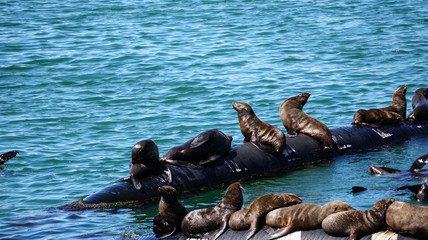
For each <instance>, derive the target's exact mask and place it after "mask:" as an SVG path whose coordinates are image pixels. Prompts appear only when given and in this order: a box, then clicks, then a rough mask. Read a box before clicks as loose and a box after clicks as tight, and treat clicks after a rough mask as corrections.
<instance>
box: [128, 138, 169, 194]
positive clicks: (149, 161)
mask: <svg viewBox="0 0 428 240" xmlns="http://www.w3.org/2000/svg"><path fill="white" fill-rule="evenodd" d="M129 168H130V169H129V176H128V177H127V178H124V179H122V180H120V181H131V182H132V184H133V185H134V187H135V188H136V189H137V190H140V189H141V183H140V179H143V178H146V177H149V176H151V175H158V174H161V173H162V172H163V171H164V170H165V166H164V165H163V164H162V163H161V162H160V161H159V151H158V147H157V145H156V143H155V142H153V141H152V140H150V139H147V140H142V141H139V142H138V143H136V144H135V145H134V147H133V148H132V157H131V161H130V163H129Z"/></svg>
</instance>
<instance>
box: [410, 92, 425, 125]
mask: <svg viewBox="0 0 428 240" xmlns="http://www.w3.org/2000/svg"><path fill="white" fill-rule="evenodd" d="M412 108H413V111H412V112H411V113H410V114H409V119H413V120H416V121H428V88H419V89H417V90H416V91H415V93H414V94H413V97H412Z"/></svg>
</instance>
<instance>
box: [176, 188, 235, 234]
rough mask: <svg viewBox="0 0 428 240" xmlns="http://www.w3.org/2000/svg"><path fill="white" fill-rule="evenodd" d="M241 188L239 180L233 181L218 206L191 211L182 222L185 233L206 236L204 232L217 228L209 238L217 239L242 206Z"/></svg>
mask: <svg viewBox="0 0 428 240" xmlns="http://www.w3.org/2000/svg"><path fill="white" fill-rule="evenodd" d="M241 190H242V186H241V184H240V183H239V182H235V183H232V184H231V185H230V186H229V187H228V188H227V190H226V193H225V194H224V196H223V199H222V200H221V201H220V202H219V203H218V204H217V206H214V207H211V208H205V209H197V210H194V211H191V212H189V213H188V214H187V215H186V216H185V217H184V219H183V222H182V224H181V229H182V230H183V233H184V235H186V236H187V237H192V238H194V237H196V238H206V237H207V236H206V235H204V233H208V232H210V231H214V230H215V231H214V232H213V233H210V236H208V238H210V239H217V238H218V237H219V236H220V235H221V234H222V233H223V232H224V231H225V230H226V229H227V222H228V220H229V217H230V215H231V214H232V213H234V212H236V211H238V210H239V209H241V207H242V203H243V197H242V192H241Z"/></svg>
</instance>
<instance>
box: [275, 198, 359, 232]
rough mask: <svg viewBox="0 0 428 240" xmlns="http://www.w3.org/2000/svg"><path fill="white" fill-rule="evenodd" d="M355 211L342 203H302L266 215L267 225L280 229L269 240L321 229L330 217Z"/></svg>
mask: <svg viewBox="0 0 428 240" xmlns="http://www.w3.org/2000/svg"><path fill="white" fill-rule="evenodd" d="M348 210H355V209H354V208H353V207H351V206H350V205H349V204H347V203H345V202H342V201H331V202H328V203H326V204H324V205H323V206H320V205H317V204H313V203H301V204H297V205H293V206H289V207H282V208H278V209H275V210H272V211H270V212H269V213H268V214H267V215H266V225H268V226H271V227H277V228H279V229H278V230H277V231H275V232H273V233H271V234H270V235H269V238H268V239H274V238H279V237H282V236H285V235H287V234H289V233H291V232H293V231H299V230H313V229H317V228H321V223H322V221H323V220H324V218H326V217H327V216H328V215H330V214H333V213H337V212H343V211H348Z"/></svg>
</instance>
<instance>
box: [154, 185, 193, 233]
mask: <svg viewBox="0 0 428 240" xmlns="http://www.w3.org/2000/svg"><path fill="white" fill-rule="evenodd" d="M159 193H160V195H161V198H160V201H159V214H158V215H156V216H155V217H154V219H153V232H154V233H155V235H156V237H157V238H160V239H162V238H166V237H169V236H171V235H173V234H174V233H177V232H179V231H181V222H182V220H183V218H184V216H186V214H187V213H188V212H187V210H186V208H185V207H183V205H181V204H180V203H179V202H178V200H177V191H176V190H175V188H174V187H171V186H162V187H159Z"/></svg>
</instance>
